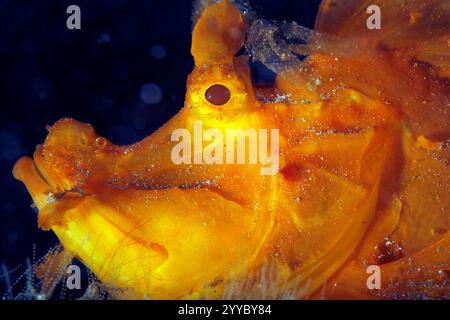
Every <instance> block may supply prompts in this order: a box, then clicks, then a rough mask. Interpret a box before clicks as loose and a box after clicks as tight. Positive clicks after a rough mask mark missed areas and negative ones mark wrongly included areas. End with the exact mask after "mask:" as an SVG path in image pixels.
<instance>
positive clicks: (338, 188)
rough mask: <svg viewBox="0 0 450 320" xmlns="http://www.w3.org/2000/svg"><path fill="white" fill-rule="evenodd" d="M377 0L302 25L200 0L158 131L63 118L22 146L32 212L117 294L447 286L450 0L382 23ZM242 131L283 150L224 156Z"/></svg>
mask: <svg viewBox="0 0 450 320" xmlns="http://www.w3.org/2000/svg"><path fill="white" fill-rule="evenodd" d="M370 5H371V1H366V0H347V1H337V0H325V1H323V2H322V4H321V6H320V11H319V14H318V17H317V20H316V25H315V30H308V29H306V28H303V27H301V26H299V25H297V24H295V23H286V22H284V23H276V22H269V21H267V20H264V19H260V18H258V17H257V16H256V15H254V14H252V13H251V12H249V11H247V10H241V9H240V8H239V7H238V6H237V5H236V4H235V3H233V2H232V1H230V0H224V1H218V2H214V1H209V2H203V3H200V4H199V5H198V7H197V19H196V23H195V26H194V29H193V34H192V49H191V52H192V55H193V58H194V61H195V68H194V70H193V71H192V73H191V74H190V75H189V78H188V81H187V90H186V99H185V105H184V108H183V109H181V110H180V112H179V113H178V114H177V115H175V116H174V117H173V118H172V119H171V120H170V121H168V122H167V123H166V124H165V125H164V126H163V127H162V128H160V129H159V130H157V131H156V132H154V133H153V134H151V135H150V136H148V137H146V138H145V139H143V140H142V141H140V142H138V143H135V144H133V145H128V146H117V145H114V144H112V143H111V142H109V141H108V140H107V139H106V138H104V137H100V136H97V135H96V133H95V132H94V129H93V128H92V126H91V125H89V124H84V123H80V122H77V121H76V120H73V119H62V120H60V121H58V122H57V123H55V124H54V125H53V126H52V127H50V128H49V134H48V136H47V138H46V140H45V142H44V143H43V144H41V145H39V146H38V147H37V150H36V152H35V153H34V156H33V159H31V158H29V157H24V158H22V159H20V160H19V161H17V163H16V165H15V167H14V172H13V173H14V176H15V177H16V178H17V179H19V180H21V181H23V183H24V184H25V186H26V187H27V189H28V191H29V193H30V195H31V197H32V198H33V201H34V203H35V205H36V207H37V208H38V209H39V215H38V223H39V226H40V227H41V228H42V229H44V230H52V231H53V232H54V233H55V234H56V235H57V237H58V238H59V240H60V242H61V244H62V246H63V248H64V250H65V252H69V253H70V254H71V255H73V256H74V257H76V258H77V259H79V260H80V261H82V262H83V263H84V264H85V265H86V266H87V267H88V268H89V269H90V270H91V271H92V272H93V273H94V274H95V275H96V277H98V279H99V280H100V281H101V282H102V283H103V284H104V285H105V286H107V287H109V288H114V290H113V296H114V298H117V299H197V298H207V299H219V298H229V299H234V298H239V299H245V298H262V299H264V298H270V299H283V298H295V299H415V298H444V299H445V298H447V299H448V298H449V297H450V232H449V230H450V216H449V206H450V194H449V187H450V178H449V159H450V152H449V137H450V135H449V133H450V116H449V108H450V85H449V84H450V80H449V78H450V47H449V46H450V37H449V30H450V3H449V2H448V1H445V0H430V1H422V0H397V1H391V0H389V1H388V0H380V1H378V5H379V7H380V8H381V14H382V27H381V29H380V30H370V28H368V27H367V25H366V22H367V18H368V14H367V10H366V9H367V8H368V7H369V6H370ZM244 47H245V48H246V50H245V51H243V50H242V48H244ZM243 52H244V53H243ZM242 53H243V54H242ZM250 58H253V59H254V60H257V61H260V62H261V63H263V64H264V65H266V66H267V67H268V68H269V69H271V70H273V71H274V72H275V73H276V79H275V81H274V83H273V84H272V85H270V86H267V85H266V86H262V85H258V84H257V83H254V81H252V75H251V72H250V67H249V59H250ZM199 124H200V126H201V129H202V132H208V133H209V134H204V135H203V136H200V140H199V139H198V132H194V131H195V130H197V129H198V127H199ZM231 129H234V130H235V133H236V135H235V136H234V138H233V139H234V140H232V139H231V140H228V139H225V138H224V137H227V135H228V134H229V131H230V130H231ZM176 130H181V131H177V132H181V133H182V134H179V135H178V139H174V132H176ZM251 130H256V132H259V133H266V136H268V137H266V136H265V135H262V134H261V135H259V136H257V137H256V138H257V140H251V138H255V137H254V136H252V135H251V134H250V133H251V132H252V131H251ZM186 133H187V134H186ZM269 133H276V134H269ZM189 134H192V136H194V138H193V140H195V141H193V147H192V145H191V143H190V142H192V141H188V140H189V139H188V138H189ZM182 138H183V139H182ZM234 141H240V142H241V147H242V146H244V153H246V155H249V154H250V149H251V148H254V147H255V144H254V143H250V142H249V143H243V142H246V141H253V142H255V141H257V144H258V143H259V144H260V145H263V144H264V143H266V145H269V146H270V145H272V146H276V147H278V148H279V150H276V148H267V147H265V149H264V150H266V149H268V150H270V151H271V154H270V157H267V156H268V154H266V159H262V158H264V157H263V155H261V154H259V156H260V159H259V160H260V161H253V162H250V161H249V162H248V163H247V162H245V161H234V162H233V161H230V162H228V161H221V160H223V158H224V157H228V156H229V153H230V152H231V154H232V157H234V156H235V153H234V151H236V153H237V151H238V150H237V149H238V147H239V143H236V144H233V143H232V142H234ZM230 143H231V144H230ZM230 146H232V147H230ZM224 150H225V151H226V154H225V152H224ZM260 151H261V150H260ZM207 152H209V155H210V157H209V158H208V157H206V153H207ZM275 153H277V154H276V156H277V157H275V156H274V155H275ZM174 154H175V155H176V154H178V155H179V156H180V157H181V159H182V160H183V161H178V162H177V161H174V157H173V156H174ZM249 157H250V156H249ZM191 158H196V159H197V160H199V159H200V161H197V162H196V161H195V159H194V161H189V160H190V159H191ZM244 158H245V155H244ZM227 159H228V158H227ZM230 159H231V158H230ZM231 160H233V159H231ZM241 160H242V159H241ZM244 160H245V159H244ZM253 160H254V159H253ZM263 160H264V161H263ZM268 167H270V168H269V169H271V170H266V171H269V172H265V174H263V171H264V170H263V169H268ZM371 270H374V271H373V272H378V273H379V276H380V279H378V281H375V282H374V283H375V288H374V287H373V286H371V285H370V284H371V281H370V277H371V276H372V271H371ZM374 274H375V273H374Z"/></svg>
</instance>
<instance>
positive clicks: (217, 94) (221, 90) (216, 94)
mask: <svg viewBox="0 0 450 320" xmlns="http://www.w3.org/2000/svg"><path fill="white" fill-rule="evenodd" d="M230 96H231V94H230V90H228V88H227V87H225V86H223V85H221V84H214V85H212V86H211V87H209V88H208V90H206V92H205V98H206V100H208V102H209V103H212V104H214V105H216V106H222V105H224V104H225V103H227V102H228V100H230Z"/></svg>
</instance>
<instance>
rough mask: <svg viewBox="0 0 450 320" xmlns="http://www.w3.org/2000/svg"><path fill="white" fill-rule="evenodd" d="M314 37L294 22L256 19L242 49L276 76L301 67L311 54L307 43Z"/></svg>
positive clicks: (310, 32)
mask: <svg viewBox="0 0 450 320" xmlns="http://www.w3.org/2000/svg"><path fill="white" fill-rule="evenodd" d="M315 35H316V33H315V32H314V31H312V30H310V29H308V28H305V27H302V26H300V25H298V24H297V23H295V22H291V23H289V22H270V21H267V20H263V19H258V20H254V21H253V22H252V24H251V26H250V28H249V31H248V34H247V41H246V49H247V51H248V53H249V54H250V56H251V57H252V58H253V59H254V60H256V61H260V62H261V63H263V64H264V65H265V66H266V67H267V68H269V69H270V70H272V71H273V72H275V73H277V74H279V73H281V72H282V71H285V70H286V69H289V68H292V67H299V66H300V65H301V61H302V59H303V58H304V57H305V56H307V55H309V54H310V53H311V51H312V50H313V45H311V44H310V43H311V42H312V39H313V38H314V36H315ZM316 36H317V35H316Z"/></svg>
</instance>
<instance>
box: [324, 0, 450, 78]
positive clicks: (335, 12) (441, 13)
mask: <svg viewBox="0 0 450 320" xmlns="http://www.w3.org/2000/svg"><path fill="white" fill-rule="evenodd" d="M374 4H375V5H377V6H379V8H380V11H381V29H380V30H369V29H368V28H367V24H366V22H367V19H368V18H369V17H370V15H371V14H370V13H368V12H367V9H368V8H369V7H370V6H372V5H374ZM449 27H450V2H449V1H447V0H429V1H423V0H377V1H372V0H363V1H361V0H346V1H341V0H324V1H323V2H322V4H321V6H320V11H319V14H318V16H317V20H316V26H315V28H316V30H317V31H319V32H325V33H329V34H334V35H337V36H339V37H351V36H364V37H372V38H373V40H374V44H375V45H377V46H381V47H383V48H389V49H393V50H403V51H404V53H405V54H406V55H408V56H409V57H410V58H411V59H414V60H418V61H422V62H426V63H428V64H430V65H432V66H434V68H435V71H436V73H438V74H439V76H440V77H447V78H450V35H449Z"/></svg>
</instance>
